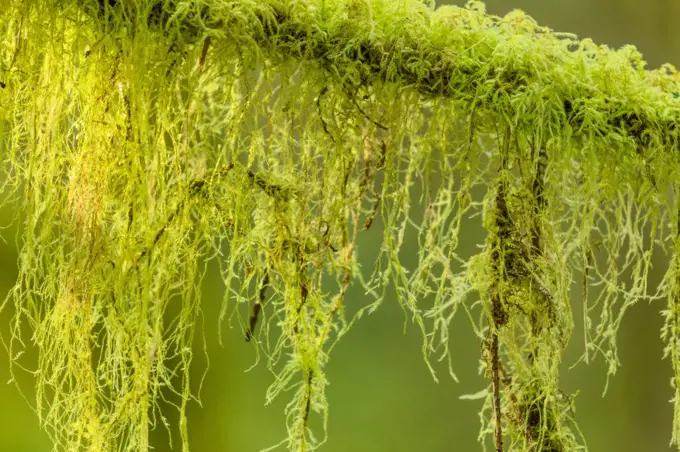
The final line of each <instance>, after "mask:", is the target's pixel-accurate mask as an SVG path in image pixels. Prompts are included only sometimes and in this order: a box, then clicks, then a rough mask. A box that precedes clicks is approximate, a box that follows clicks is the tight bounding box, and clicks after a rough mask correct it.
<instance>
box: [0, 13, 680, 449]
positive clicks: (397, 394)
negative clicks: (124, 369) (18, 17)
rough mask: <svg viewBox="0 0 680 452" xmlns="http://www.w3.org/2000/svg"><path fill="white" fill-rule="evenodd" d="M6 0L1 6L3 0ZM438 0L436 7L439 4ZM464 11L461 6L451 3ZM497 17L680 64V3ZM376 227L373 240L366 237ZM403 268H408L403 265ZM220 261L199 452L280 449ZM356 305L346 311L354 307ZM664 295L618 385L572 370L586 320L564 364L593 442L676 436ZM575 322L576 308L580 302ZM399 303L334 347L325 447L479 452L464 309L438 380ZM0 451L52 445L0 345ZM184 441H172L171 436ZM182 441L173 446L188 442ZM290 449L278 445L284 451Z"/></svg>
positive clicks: (6, 265) (660, 266)
mask: <svg viewBox="0 0 680 452" xmlns="http://www.w3.org/2000/svg"><path fill="white" fill-rule="evenodd" d="M0 2H1V0H0ZM444 3H445V2H439V3H438V4H440V5H441V4H444ZM450 3H454V4H459V5H462V4H463V3H464V2H450ZM487 6H488V10H489V12H491V13H493V14H497V15H504V14H505V13H507V12H509V11H510V10H512V9H514V8H520V9H523V10H524V11H526V12H527V13H529V14H530V15H531V16H533V17H534V18H535V19H536V20H537V21H538V22H539V23H540V24H542V25H547V26H549V27H551V28H553V29H555V30H558V31H566V32H572V33H576V34H578V35H579V36H580V37H591V38H592V39H593V40H594V41H595V42H598V43H603V44H608V45H610V46H612V47H619V46H621V45H623V44H634V45H636V46H637V47H638V49H639V50H640V51H641V52H642V53H643V55H644V57H645V59H646V60H647V61H648V62H649V66H650V67H651V68H655V67H658V66H659V65H660V64H662V63H664V62H671V63H674V64H677V65H680V64H679V63H680V32H679V31H678V30H677V29H676V24H678V23H679V22H678V21H677V19H676V18H677V17H680V15H679V14H678V13H680V2H678V1H677V0H646V1H641V0H627V1H626V0H513V1H508V0H495V1H488V2H487ZM11 216H12V212H11V210H10V209H8V208H5V209H4V210H2V211H0V219H2V222H1V223H2V224H0V226H4V225H6V224H8V223H9V218H10V217H11ZM380 226H381V225H380V224H376V225H375V226H374V227H373V228H372V230H371V231H370V233H369V234H367V235H364V236H363V237H362V238H361V243H360V247H359V257H360V259H361V261H362V263H363V266H364V269H365V271H369V269H370V268H371V265H372V263H373V261H374V259H375V257H376V255H377V250H378V248H377V246H378V243H379V240H380V235H379V231H380ZM371 234H372V235H371ZM463 234H464V235H465V239H464V240H463V242H464V244H467V247H468V249H467V250H466V251H468V252H474V244H475V243H481V242H482V241H483V239H484V235H483V232H482V230H481V229H480V226H479V223H478V222H474V223H469V224H467V225H466V227H465V229H464V230H463ZM15 235H16V231H15V230H14V229H11V228H10V229H4V230H2V231H0V236H1V237H2V238H3V239H4V240H5V241H6V243H5V242H3V243H0V297H4V296H5V294H6V293H7V291H8V290H9V288H10V287H11V286H12V284H13V283H14V280H15V278H16V272H17V270H16V262H17V252H16V247H15V246H14V243H15V242H16V240H15ZM413 239H414V237H413V235H411V240H410V241H407V242H406V245H405V249H404V250H403V252H402V256H404V257H405V256H409V255H415V252H416V243H415V241H414V240H413ZM665 260H666V259H665V257H664V256H663V255H662V254H658V255H657V258H656V264H655V269H656V271H657V272H658V273H657V274H655V275H653V276H652V281H650V282H651V284H652V287H654V285H655V284H657V283H658V281H659V279H660V277H661V274H662V273H663V272H664V270H665V268H666V262H665ZM405 264H406V265H407V266H408V262H407V261H406V262H405ZM216 270H217V269H216V267H215V266H211V267H210V269H209V272H208V275H207V277H206V281H205V284H204V286H205V291H204V294H205V296H204V304H203V306H204V309H203V310H204V315H205V322H204V324H205V336H206V339H207V347H208V352H209V356H210V368H209V370H208V373H207V375H206V378H205V381H204V384H203V387H202V391H201V399H202V407H201V406H199V405H198V404H197V403H193V404H192V405H191V406H190V408H189V434H190V441H191V443H192V450H193V451H194V452H207V451H213V450H214V451H228V452H241V451H243V452H255V451H258V450H260V449H262V448H265V447H268V446H271V445H273V444H276V443H277V442H278V441H280V440H281V439H283V438H284V437H285V434H286V432H285V417H284V414H283V410H284V407H285V404H286V403H287V401H288V400H289V397H288V394H283V396H281V397H280V398H279V399H278V400H277V401H276V402H275V403H273V404H271V405H268V406H265V404H264V401H265V397H264V395H265V391H266V389H267V387H268V385H269V384H270V383H271V382H272V375H271V373H270V372H269V371H268V370H267V369H266V368H265V366H264V365H263V363H262V362H261V363H260V364H259V365H258V366H256V367H254V368H253V369H251V370H249V371H247V372H246V370H247V369H248V368H250V367H251V366H252V365H253V363H254V362H255V354H254V352H253V348H252V344H247V343H246V342H245V341H244V340H243V334H242V332H241V330H240V328H238V327H237V326H236V322H234V327H233V328H225V340H224V347H220V346H219V345H218V343H217V340H216V338H217V320H216V318H217V314H218V310H219V303H220V300H221V298H222V290H223V289H222V283H221V280H220V279H219V275H218V273H217V271H216ZM367 302H368V300H367V299H366V298H365V296H364V295H363V293H362V291H361V290H358V289H357V288H356V285H355V287H354V288H353V289H352V290H351V291H350V292H349V294H348V296H347V298H346V304H347V305H348V306H354V308H356V307H359V306H363V305H364V304H366V303H367ZM348 309H351V308H348ZM661 309H663V304H662V303H658V302H657V303H656V304H651V305H650V304H647V303H641V304H638V305H636V306H635V307H633V308H632V309H631V310H630V311H629V312H628V313H627V316H626V318H625V320H624V322H623V326H622V330H621V334H620V337H619V344H620V352H621V361H622V366H621V368H620V369H619V371H618V373H617V374H616V376H615V377H614V378H613V379H611V380H610V382H609V389H608V392H607V394H606V395H605V396H604V397H602V392H603V389H604V384H605V372H606V369H605V366H604V363H602V362H601V361H598V362H595V363H591V364H590V365H589V366H586V365H584V364H580V365H579V366H577V367H575V368H574V369H572V370H568V367H569V366H570V364H572V363H573V362H574V361H575V360H576V359H577V357H578V356H579V355H580V353H581V352H582V350H583V345H582V342H581V341H580V337H581V336H580V326H578V325H577V329H576V331H575V332H574V336H573V340H572V342H571V343H570V345H569V349H568V350H567V356H566V359H565V362H564V372H563V380H562V387H563V389H564V390H565V392H567V393H573V392H576V391H578V395H577V397H576V408H577V411H576V418H577V420H578V422H579V425H580V427H581V429H582V432H583V434H584V435H585V437H586V439H587V442H588V446H589V449H590V450H591V451H594V452H599V451H614V450H615V451H619V452H636V451H651V452H654V451H667V450H670V448H669V446H668V443H669V441H670V437H671V418H672V405H671V404H670V403H669V399H670V398H671V396H672V390H671V387H670V377H671V372H670V363H669V362H668V361H667V360H666V361H662V360H661V357H662V349H663V344H662V342H661V340H660V338H659V329H660V326H661V323H662V321H661V316H660V314H659V311H660V310H661ZM10 314H11V313H10V312H9V311H5V312H3V313H1V314H0V331H2V334H3V337H4V338H5V339H7V337H8V333H7V327H8V322H9V315H10ZM574 315H575V317H576V318H580V315H581V314H580V307H579V306H578V305H576V304H575V305H574ZM405 322H406V317H405V315H404V313H403V311H402V310H401V309H400V308H399V307H398V306H397V305H396V303H393V302H389V300H388V302H386V303H385V304H383V306H382V307H381V308H380V309H379V310H378V311H377V312H376V313H374V314H372V315H370V316H365V317H363V318H362V319H361V320H360V321H359V322H358V323H357V324H356V325H355V326H354V327H353V329H352V330H351V331H350V332H349V333H348V334H347V335H346V336H345V337H344V338H343V339H342V340H341V341H340V342H339V343H338V345H337V346H336V347H335V348H334V349H333V351H332V355H331V359H330V363H329V364H328V366H327V377H328V380H329V381H330V386H329V387H328V388H327V396H328V400H329V403H330V407H331V410H330V419H329V426H328V433H329V441H328V443H327V444H326V445H324V446H322V448H321V450H323V451H326V452H340V451H343V452H345V451H359V452H364V451H366V452H369V451H370V452H410V451H424V452H444V451H477V450H481V447H480V445H479V443H477V432H478V428H479V419H478V415H477V411H478V409H479V407H480V403H481V402H480V401H469V400H460V399H459V397H460V396H461V395H463V394H469V393H473V392H477V391H479V390H480V389H482V388H483V387H484V385H485V381H484V380H483V379H482V378H481V377H480V376H479V375H478V359H479V352H480V350H481V346H480V343H479V341H478V340H477V339H476V338H475V337H474V335H473V333H472V331H471V329H470V327H469V325H468V323H467V319H466V318H464V316H462V315H460V316H459V317H458V318H457V320H456V321H454V324H453V325H452V326H451V335H452V339H451V349H452V353H453V355H454V356H455V362H454V370H455V371H456V373H457V375H458V377H459V379H460V382H459V383H455V382H454V381H453V380H452V379H451V378H449V377H448V375H447V369H446V366H445V365H438V366H436V368H437V370H438V372H439V377H440V382H439V383H435V382H434V381H433V379H432V377H431V376H430V374H429V371H428V369H427V367H426V366H425V364H424V363H423V361H422V358H421V353H420V344H421V336H420V333H419V331H418V329H417V328H416V327H414V326H413V325H412V324H410V323H408V322H406V323H407V328H406V332H405V333H404V325H405ZM0 356H1V357H2V358H0V382H2V383H3V384H0V407H1V408H0V452H42V451H49V450H51V444H50V443H49V440H48V438H47V436H46V434H45V433H44V432H42V431H41V430H40V429H39V426H38V420H37V417H36V415H35V414H34V413H33V412H32V411H31V409H30V407H29V405H28V404H27V403H26V401H25V400H23V399H22V397H21V395H20V394H19V392H18V391H17V388H16V387H15V386H14V385H12V384H4V382H6V381H7V380H8V379H9V366H8V358H7V356H6V353H5V352H4V351H2V352H0ZM196 356H197V357H196V359H195V364H196V369H197V372H195V373H194V375H195V377H194V380H193V382H194V383H195V384H194V385H193V386H194V387H197V382H198V380H199V378H200V376H201V373H202V369H203V368H204V367H205V358H204V357H203V356H202V354H201V353H200V343H199V344H198V346H197V354H196ZM20 384H21V387H22V388H23V391H24V393H25V395H26V396H27V398H28V399H29V400H31V401H33V395H34V393H33V390H32V387H31V383H30V380H29V379H28V378H21V379H20ZM159 430H161V431H159V432H157V433H155V435H156V436H155V438H154V439H155V441H154V443H155V444H156V448H155V450H157V451H161V452H162V451H165V450H170V448H169V447H168V446H166V445H165V441H164V439H165V436H166V435H165V433H164V432H163V431H162V429H159ZM174 439H175V440H177V435H174ZM180 449H181V447H180V446H179V445H177V444H176V445H175V448H174V450H180ZM279 450H283V449H279Z"/></svg>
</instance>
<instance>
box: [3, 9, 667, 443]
mask: <svg viewBox="0 0 680 452" xmlns="http://www.w3.org/2000/svg"><path fill="white" fill-rule="evenodd" d="M0 40H1V41H0V152H1V156H2V167H3V169H4V171H5V180H6V183H5V185H4V201H5V202H7V203H13V205H14V206H16V211H17V212H18V213H17V218H16V220H17V221H18V222H19V223H20V228H21V240H20V242H21V244H20V246H21V254H20V259H19V266H20V276H19V279H18V281H17V283H16V286H15V287H14V289H13V290H12V292H11V293H10V295H9V296H8V298H7V300H6V302H5V303H4V304H3V306H4V307H5V308H6V309H9V308H13V309H14V312H15V316H14V320H13V322H12V324H11V329H10V331H9V334H5V335H4V336H3V338H4V343H5V345H6V347H7V349H8V350H9V354H10V357H11V359H12V362H13V365H14V367H13V368H14V371H15V372H19V371H23V370H27V371H29V372H32V373H33V375H34V376H35V382H36V398H35V409H36V411H37V413H38V415H39V416H40V420H41V423H42V425H43V426H44V427H45V428H46V429H47V430H48V431H49V433H50V435H51V437H52V439H53V441H54V444H55V449H56V450H60V451H61V450H64V451H78V450H88V451H112V450H120V451H144V450H148V449H149V439H148V438H149V430H150V429H152V428H158V427H160V425H159V424H163V425H164V426H165V427H166V428H167V429H168V431H170V432H175V435H174V436H173V438H174V439H175V441H177V432H178V433H179V441H180V443H181V447H182V450H188V449H189V442H188V438H187V419H186V416H185V411H186V406H187V403H189V402H190V401H191V400H192V399H194V398H195V397H196V394H197V391H198V389H199V386H200V384H199V383H200V382H196V381H194V382H192V381H190V375H191V374H190V372H189V368H190V365H191V362H192V359H193V353H194V350H196V348H195V347H194V346H193V345H194V342H195V341H196V338H195V336H196V331H197V322H199V321H200V291H199V287H200V282H201V278H202V276H203V274H204V271H205V265H206V263H207V262H208V261H209V260H211V259H214V260H217V261H218V262H219V265H220V268H221V270H222V275H223V279H224V285H225V292H224V299H223V301H222V315H221V318H220V319H219V321H220V325H223V324H224V323H225V322H227V321H230V320H232V319H233V320H234V321H238V323H239V324H240V325H241V326H242V328H243V332H244V337H245V339H246V340H247V341H249V342H251V343H252V344H253V346H254V347H255V348H256V350H257V351H258V353H261V354H262V356H263V357H264V360H265V362H266V365H268V366H269V367H270V368H271V369H272V370H273V371H274V373H275V375H276V377H275V379H274V381H273V383H272V385H271V387H270V389H269V391H268V393H267V399H268V400H271V399H273V398H275V397H277V396H279V395H280V394H281V393H282V392H284V391H290V393H291V394H292V396H291V400H290V403H289V404H288V406H287V409H286V419H287V425H288V437H287V438H285V439H284V440H283V441H282V443H281V444H279V445H277V446H281V447H283V448H285V449H287V450H291V451H308V450H312V449H314V448H316V447H317V446H319V445H320V444H321V443H323V441H324V440H325V437H324V428H325V423H326V419H327V413H328V409H329V407H328V405H327V403H326V398H325V389H326V383H327V382H326V378H325V375H324V367H325V364H326V363H327V362H328V359H329V352H330V350H331V348H332V346H333V344H334V343H335V341H337V340H338V339H339V338H341V337H342V335H343V334H345V333H346V331H347V330H348V328H350V327H351V325H352V324H353V322H354V320H356V319H358V318H359V317H361V315H362V314H363V313H365V312H370V311H372V310H374V309H375V308H376V307H377V306H378V305H379V304H380V303H381V302H382V301H383V299H384V298H386V293H387V289H388V288H390V287H391V288H394V289H396V292H395V293H396V294H397V296H396V298H397V300H395V301H398V302H399V303H400V304H401V305H402V306H403V308H404V309H405V310H406V311H407V313H408V315H409V316H410V318H411V319H412V320H413V321H414V322H415V323H416V324H417V325H418V327H419V328H420V329H421V330H422V333H423V346H422V352H423V356H424V358H425V361H426V363H428V365H429V363H430V361H431V360H433V359H440V358H442V359H449V361H450V362H451V361H454V360H455V357H451V356H450V355H449V351H448V345H449V343H450V341H455V340H456V337H455V335H454V334H452V332H451V331H449V324H450V322H451V319H452V318H453V316H454V315H456V314H457V313H459V311H462V312H461V313H459V314H462V315H467V316H469V318H470V325H471V327H472V328H473V329H474V331H475V332H476V334H477V335H478V337H479V338H480V341H481V342H482V344H483V353H482V356H481V364H482V368H483V369H484V372H485V374H486V375H487V376H488V381H489V385H488V388H487V390H485V391H483V392H481V393H479V394H476V395H474V396H473V397H479V398H480V399H482V400H483V407H482V409H481V419H482V428H481V432H480V441H481V443H482V445H483V444H484V443H485V441H486V440H485V438H488V437H489V436H490V437H492V438H493V441H494V443H495V448H496V449H497V450H500V449H501V448H502V449H503V450H525V451H533V450H541V451H573V450H581V449H584V448H585V443H584V440H583V439H582V438H581V435H580V433H579V431H578V428H577V427H576V425H575V424H574V422H573V419H572V411H573V410H572V408H573V407H572V405H573V403H572V402H573V400H572V397H571V396H569V395H567V394H564V393H563V391H562V390H561V389H560V383H559V378H558V375H559V372H558V371H559V368H560V365H561V357H562V354H563V351H564V349H565V347H566V345H567V342H568V341H569V340H570V339H571V332H572V329H573V323H574V320H573V316H572V312H571V307H570V306H571V305H570V293H573V292H578V294H579V295H578V296H579V297H581V298H582V300H583V301H582V304H583V312H584V315H583V319H582V321H583V323H584V336H583V337H582V338H575V340H580V341H583V342H584V346H585V352H584V355H583V360H584V361H586V362H588V361H590V360H591V359H592V358H594V357H596V356H598V355H599V356H600V357H601V358H603V359H605V360H606V361H607V363H608V365H609V374H610V375H613V374H614V373H615V372H616V369H617V366H618V357H617V348H616V335H617V330H618V327H619V325H620V322H621V319H622V316H623V315H624V314H625V312H626V310H627V309H628V308H629V307H630V306H631V305H632V304H634V303H636V302H637V301H639V300H641V299H645V300H646V299H661V300H666V303H667V305H666V307H665V308H664V309H663V311H662V313H663V315H664V316H665V319H666V322H665V326H664V328H663V331H662V334H663V337H664V338H665V340H666V342H667V344H668V345H667V349H666V354H667V357H669V358H670V361H671V363H672V366H673V370H674V374H675V378H674V379H673V382H672V385H673V390H674V391H675V395H674V401H675V402H674V403H675V419H674V420H673V425H674V427H673V436H672V442H673V443H674V444H676V445H677V444H678V441H679V440H680V412H679V411H680V398H679V397H678V384H677V378H678V375H680V355H679V352H680V351H679V350H678V336H679V334H680V331H679V328H680V266H679V262H680V240H679V238H678V236H679V234H680V226H679V224H680V215H679V206H678V189H679V188H678V180H680V174H679V173H680V171H679V167H678V143H679V138H680V128H679V127H678V120H679V118H680V115H679V112H680V109H679V107H680V102H679V101H678V100H677V97H678V96H677V93H678V92H680V89H678V73H677V72H676V70H675V68H673V67H672V66H670V65H666V66H663V67H662V68H660V69H658V70H654V71H650V70H646V69H645V63H644V61H643V59H642V57H641V55H640V54H639V53H638V52H637V51H636V50H635V48H634V47H632V46H626V47H623V48H622V49H619V50H616V51H615V50H611V49H609V48H607V47H606V46H599V45H596V44H595V43H593V42H592V41H590V40H583V41H578V40H577V39H576V38H575V37H574V36H572V35H569V34H560V33H555V32H553V31H551V30H549V29H547V28H545V27H541V26H539V25H537V24H536V23H535V22H534V21H533V20H532V19H531V18H530V17H528V16H527V15H525V14H523V13H522V12H520V11H515V12H512V13H510V14H508V15H507V16H505V17H503V18H499V17H494V16H491V15H488V14H487V13H486V12H485V10H484V6H483V5H482V4H481V3H479V2H470V3H469V4H468V5H467V6H466V7H465V8H457V7H440V8H437V9H435V8H434V7H433V6H427V5H425V4H424V3H422V2H418V1H414V0H373V1H371V0H297V1H295V0H242V1H237V2H226V1H224V0H200V1H199V0H165V1H158V0H139V1H132V0H107V1H103V0H99V1H94V0H89V1H75V0H59V1H57V0H5V1H4V2H3V8H2V10H0ZM416 192H418V193H419V195H417V196H416V195H414V193H416ZM479 194H481V195H479ZM414 204H421V205H423V206H424V208H425V214H424V215H423V216H422V218H421V217H418V218H415V216H414V215H412V210H411V208H412V206H413V205H414ZM19 212H21V214H19ZM477 214H481V216H482V219H483V224H484V226H485V228H486V230H487V232H488V237H487V239H486V242H485V243H484V244H483V246H482V247H481V248H480V251H479V253H478V254H476V255H474V256H465V255H461V254H460V253H459V252H458V244H459V241H460V234H461V222H462V221H463V220H464V219H466V218H468V217H472V216H474V215H477ZM377 227H382V240H383V241H382V247H381V252H380V256H379V258H378V260H377V261H376V262H375V265H374V267H373V268H368V269H362V268H360V266H359V264H358V263H357V252H358V250H357V246H356V243H357V237H358V236H359V235H360V234H362V233H363V231H365V230H367V229H370V228H377ZM409 228H415V230H416V231H417V233H418V237H419V245H420V248H419V249H420V251H419V254H418V256H417V265H416V266H414V267H413V268H406V267H405V265H403V264H402V261H403V260H404V256H403V255H400V249H401V247H402V244H403V238H404V234H405V232H406V230H407V229H409ZM655 250H656V251H657V252H666V253H668V255H669V256H670V259H669V266H668V270H667V274H666V277H665V278H664V280H663V282H662V283H661V284H660V285H659V286H658V287H656V288H648V287H647V275H648V272H649V270H650V266H651V259H652V252H653V251H655ZM362 270H363V271H362ZM576 275H582V281H581V280H579V281H575V278H576ZM351 284H358V285H361V286H363V287H364V288H365V298H362V299H351V300H350V299H346V298H347V297H346V292H347V290H348V288H349V286H350V285H351ZM581 291H582V292H583V293H582V294H581V293H580V292H581ZM387 301H392V300H387ZM206 302H212V300H211V301H206ZM345 306H349V307H350V308H351V309H350V308H348V310H347V313H346V312H345ZM579 321H581V320H579ZM25 347H36V348H37V349H38V350H39V351H40V355H39V360H38V362H37V363H27V362H24V361H23V360H22V353H23V350H24V349H25ZM451 373H452V375H453V372H451ZM433 375H434V371H433ZM454 377H455V375H454ZM161 407H163V408H161ZM167 409H177V410H178V411H179V414H180V416H179V419H180V421H179V425H177V426H173V425H170V423H169V422H168V421H167V418H166V411H165V410H167ZM313 417H319V418H320V420H321V421H322V422H321V424H323V426H324V427H323V428H321V429H320V430H321V431H319V430H318V429H313V428H311V426H310V422H311V420H312V419H313ZM669 422H670V420H669ZM321 424H319V425H321ZM275 447H276V446H275Z"/></svg>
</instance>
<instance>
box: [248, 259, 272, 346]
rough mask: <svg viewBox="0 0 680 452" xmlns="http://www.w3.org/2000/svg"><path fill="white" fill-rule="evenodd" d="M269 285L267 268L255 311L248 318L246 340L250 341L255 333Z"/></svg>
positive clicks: (254, 306)
mask: <svg viewBox="0 0 680 452" xmlns="http://www.w3.org/2000/svg"><path fill="white" fill-rule="evenodd" d="M267 287H269V270H265V272H264V276H263V277H262V282H261V283H260V293H259V296H258V299H257V301H256V302H255V304H254V305H253V312H252V313H251V314H250V319H248V329H247V330H246V342H250V340H251V339H252V338H253V335H254V334H255V327H256V326H257V319H258V318H259V317H260V311H262V306H263V305H264V300H265V297H266V296H267Z"/></svg>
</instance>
